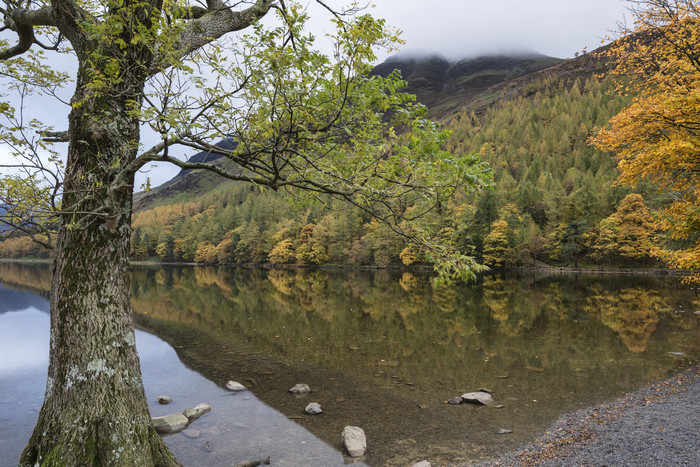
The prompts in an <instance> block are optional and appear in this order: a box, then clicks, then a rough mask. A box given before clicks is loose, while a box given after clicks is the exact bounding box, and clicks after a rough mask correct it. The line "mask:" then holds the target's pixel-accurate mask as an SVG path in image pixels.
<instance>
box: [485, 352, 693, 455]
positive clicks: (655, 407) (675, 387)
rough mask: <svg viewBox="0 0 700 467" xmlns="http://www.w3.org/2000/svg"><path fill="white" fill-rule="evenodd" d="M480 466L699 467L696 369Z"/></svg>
mask: <svg viewBox="0 0 700 467" xmlns="http://www.w3.org/2000/svg"><path fill="white" fill-rule="evenodd" d="M478 465H481V466H529V465H543V466H571V465H591V466H619V465H625V466H700V365H696V366H694V367H692V368H690V369H688V370H685V371H684V372H683V373H680V374H678V375H676V376H674V377H672V378H670V379H667V380H665V381H662V382H660V383H655V384H651V385H649V386H647V387H645V388H642V389H640V390H638V391H635V392H633V393H631V394H627V395H625V396H623V397H620V398H618V399H616V400H614V401H612V402H609V403H606V404H603V405H600V406H597V407H592V408H588V409H583V410H579V411H577V412H574V413H570V414H566V415H563V416H562V417H560V418H559V420H558V421H557V422H556V423H555V424H554V425H553V426H552V427H551V428H550V429H549V431H547V433H546V434H545V435H543V436H541V437H540V438H538V439H537V440H535V441H534V442H533V443H532V444H531V445H528V446H525V447H523V448H521V449H520V450H518V451H516V452H512V453H509V454H505V455H503V456H501V457H499V458H495V459H492V460H489V461H487V462H484V463H480V464H478Z"/></svg>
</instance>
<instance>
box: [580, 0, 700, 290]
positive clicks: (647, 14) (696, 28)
mask: <svg viewBox="0 0 700 467" xmlns="http://www.w3.org/2000/svg"><path fill="white" fill-rule="evenodd" d="M634 3H635V5H636V7H635V8H633V9H632V12H633V16H634V20H635V21H634V25H633V26H632V27H631V28H629V29H626V30H624V31H623V32H624V33H625V34H626V37H624V38H623V39H622V40H620V41H618V42H616V43H614V44H613V45H612V46H611V47H610V49H609V51H608V54H609V55H610V57H612V59H613V60H614V63H615V67H614V69H613V71H612V74H613V76H614V77H615V78H616V80H617V89H618V91H619V92H620V93H622V94H626V95H631V96H633V100H632V103H631V104H630V105H629V106H627V107H626V108H625V109H624V110H622V111H621V112H620V113H619V114H618V115H617V116H615V117H614V118H613V119H611V120H610V124H609V126H608V127H607V128H604V129H603V130H601V131H600V132H599V133H598V135H597V136H596V137H595V138H594V139H593V144H595V145H596V146H597V147H598V148H600V149H603V150H607V151H611V152H613V153H614V154H615V155H616V156H617V157H618V159H619V164H618V168H619V170H620V177H619V182H620V183H622V184H625V185H634V184H636V183H639V182H641V181H649V182H651V183H653V184H655V186H656V187H657V188H658V189H659V191H661V192H662V193H665V194H666V195H667V197H668V204H667V206H666V207H664V208H663V209H661V210H660V211H659V212H658V219H659V220H658V226H659V227H660V228H661V229H663V230H665V231H666V233H667V236H668V240H669V241H668V242H667V243H666V245H662V246H660V247H657V248H655V249H654V253H655V254H656V255H657V256H658V257H660V258H662V259H664V260H666V261H667V262H668V263H669V264H670V265H671V266H673V267H675V268H680V269H688V270H692V271H695V275H694V276H693V279H694V280H700V273H698V270H700V57H699V56H698V50H700V9H699V8H700V2H698V1H697V0H644V1H637V2H634Z"/></svg>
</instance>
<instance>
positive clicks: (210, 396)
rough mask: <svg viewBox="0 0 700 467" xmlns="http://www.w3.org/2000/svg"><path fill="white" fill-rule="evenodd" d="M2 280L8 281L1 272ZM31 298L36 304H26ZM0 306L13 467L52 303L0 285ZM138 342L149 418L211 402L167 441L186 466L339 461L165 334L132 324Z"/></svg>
mask: <svg viewBox="0 0 700 467" xmlns="http://www.w3.org/2000/svg"><path fill="white" fill-rule="evenodd" d="M0 269H1V268H0ZM0 278H2V280H3V281H6V280H7V276H5V275H2V274H0ZM15 279H16V278H15ZM28 303H32V304H33V305H37V306H38V307H39V308H40V309H37V308H35V307H34V306H33V305H32V306H26V304H28ZM0 306H1V307H2V308H3V309H2V313H0V458H2V459H3V461H2V462H1V463H2V464H3V465H17V462H18V461H19V456H20V454H21V452H22V449H23V448H24V446H25V444H26V442H27V440H28V439H29V436H30V435H31V432H32V429H33V428H34V424H35V423H36V420H37V418H38V416H39V409H40V407H41V402H42V400H43V392H44V387H45V384H46V371H47V370H46V369H47V366H48V344H49V315H48V308H49V306H48V302H47V301H46V299H43V298H41V297H37V296H36V295H34V294H33V293H29V292H22V291H18V290H11V289H8V288H6V287H3V286H0ZM23 306H24V308H22V307H23ZM136 347H137V348H138V352H139V356H140V358H141V369H142V373H143V375H144V387H145V391H146V394H147V396H148V398H149V408H150V411H151V414H152V415H153V416H160V415H167V414H169V413H175V412H181V411H183V410H184V409H186V408H187V407H194V406H195V405H197V404H198V403H201V402H205V403H207V404H209V405H210V406H211V407H212V412H211V413H210V414H208V415H206V416H205V417H202V418H200V419H199V420H197V421H196V422H195V423H193V424H192V425H191V426H190V429H188V431H187V434H186V435H185V434H176V435H172V436H168V437H167V438H166V439H165V442H166V444H167V445H168V446H169V448H170V449H171V450H172V451H173V453H174V454H175V455H176V457H177V458H178V459H179V460H180V461H181V462H182V463H183V464H184V465H187V466H212V465H235V464H237V463H238V462H240V461H245V460H253V459H260V458H264V457H267V456H271V457H272V458H273V459H275V465H280V466H299V465H343V458H342V455H341V454H340V453H339V452H338V451H337V450H335V449H334V448H332V447H331V446H328V445H327V444H326V443H324V442H322V441H321V440H319V439H318V438H316V437H315V436H313V435H312V434H310V433H309V432H308V431H306V430H304V429H302V428H300V427H299V426H298V425H297V424H295V423H293V422H292V421H291V420H289V419H288V418H287V417H285V416H283V415H281V414H280V413H279V412H277V411H276V410H274V409H272V408H271V407H269V406H268V405H266V404H264V403H262V402H261V401H260V400H259V399H258V398H256V397H255V396H254V395H253V394H252V393H250V392H246V393H236V394H232V393H231V392H229V391H226V390H224V389H222V388H221V387H219V386H217V385H216V384H214V383H212V382H211V381H209V380H207V379H206V378H204V377H202V376H201V375H200V374H199V373H196V372H195V371H192V370H190V369H188V368H186V367H185V366H184V365H183V364H182V363H181V362H180V360H179V358H178V356H177V354H176V352H175V350H174V349H173V348H172V347H171V346H170V345H168V344H167V343H166V342H164V341H163V340H162V339H160V338H158V337H156V336H153V335H151V334H148V333H146V332H143V331H138V330H137V332H136ZM160 394H167V395H169V396H170V397H171V398H173V402H172V403H171V404H169V405H167V406H162V405H159V404H157V403H156V402H155V398H156V396H158V395H160ZM360 465H364V464H360Z"/></svg>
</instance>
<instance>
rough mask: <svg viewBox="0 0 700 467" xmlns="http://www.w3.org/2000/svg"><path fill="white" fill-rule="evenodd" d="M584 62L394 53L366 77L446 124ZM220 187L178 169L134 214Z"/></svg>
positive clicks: (202, 157)
mask: <svg viewBox="0 0 700 467" xmlns="http://www.w3.org/2000/svg"><path fill="white" fill-rule="evenodd" d="M577 61H578V62H577ZM584 61H585V60H584V57H579V58H578V59H575V60H567V61H563V60H561V59H558V58H553V57H548V56H545V55H541V54H538V53H536V52H527V53H520V54H499V55H486V56H480V57H473V58H465V59H462V60H458V61H449V60H447V59H446V58H444V57H442V56H441V55H439V54H433V55H425V56H423V57H417V56H415V55H413V56H411V55H402V54H398V55H394V56H392V57H389V58H388V59H387V60H386V61H384V62H383V63H381V64H379V65H377V66H376V67H375V68H374V69H373V70H372V72H371V74H376V75H380V76H387V75H388V74H389V73H391V72H392V71H393V70H395V69H398V70H399V71H401V75H402V76H403V78H404V79H405V80H406V81H407V82H408V87H407V88H406V91H407V92H410V93H412V94H415V95H416V98H417V100H418V101H419V102H421V103H422V104H424V105H425V106H427V107H428V109H429V115H430V116H431V117H432V118H435V119H438V120H448V119H449V118H450V116H452V115H454V114H456V113H457V112H459V111H460V110H462V109H468V110H473V109H476V110H477V111H479V112H483V110H484V109H486V108H488V106H490V105H491V104H493V103H494V102H496V101H498V100H500V99H503V98H507V97H508V96H509V94H510V93H512V92H513V90H515V89H520V88H521V87H522V86H524V85H525V83H527V82H528V81H530V80H536V79H540V78H541V76H539V75H537V73H538V72H542V71H544V70H547V69H549V68H551V67H553V66H561V65H565V67H564V68H566V69H567V70H568V69H569V68H572V67H573V68H578V69H579V71H580V72H581V71H582V73H581V74H583V75H589V76H590V75H592V73H593V71H588V72H586V70H588V69H589V68H591V63H589V62H590V61H589V62H586V63H585V64H584V63H583V62H584ZM570 62H577V64H576V65H574V64H572V63H570ZM591 70H592V68H591ZM518 80H520V82H519V81H518ZM514 83H517V84H514ZM216 145H217V146H219V147H222V148H226V149H231V148H232V142H231V141H230V140H223V141H220V142H218V143H217V144H216ZM220 156H221V155H220V154H217V153H214V152H200V153H197V154H195V155H194V156H192V157H191V158H190V159H189V160H190V161H192V162H204V161H210V160H215V159H216V158H219V157H220ZM224 183H233V182H229V181H227V180H226V179H224V178H222V177H221V176H219V175H216V174H214V173H210V172H206V171H189V170H183V171H181V172H180V173H178V174H177V175H176V176H175V177H174V178H172V179H171V180H170V181H168V182H166V183H164V184H162V185H160V186H158V187H156V188H153V189H152V190H151V191H149V192H147V193H144V192H141V193H137V194H136V195H135V206H136V210H144V209H148V208H150V207H153V206H158V205H162V204H168V203H172V202H178V201H183V200H185V199H192V198H195V197H197V196H199V195H202V194H205V193H207V192H209V191H211V190H213V189H215V188H217V187H219V186H221V185H222V184H224Z"/></svg>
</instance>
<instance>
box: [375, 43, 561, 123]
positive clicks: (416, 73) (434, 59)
mask: <svg viewBox="0 0 700 467" xmlns="http://www.w3.org/2000/svg"><path fill="white" fill-rule="evenodd" d="M561 62H562V60H561V59H558V58H553V57H548V56H546V55H541V54H538V53H535V52H531V53H525V54H502V55H485V56H479V57H472V58H465V59H462V60H459V61H456V62H450V61H448V60H447V59H446V58H444V57H442V56H441V55H432V56H424V57H422V58H417V57H415V56H410V55H408V56H406V55H402V54H398V55H394V56H392V57H389V58H388V59H387V60H386V61H385V62H384V63H381V64H380V65H377V66H376V67H375V68H374V70H372V74H377V75H380V76H387V75H388V74H389V73H391V72H392V71H394V70H395V69H397V70H399V71H401V76H402V77H403V78H404V80H406V81H407V82H408V87H407V88H406V91H407V92H410V93H412V94H415V95H416V98H417V100H418V101H419V102H421V103H422V104H424V105H425V106H427V107H428V109H430V114H431V115H432V116H434V117H436V116H437V117H444V116H445V114H449V113H450V112H452V111H456V110H459V109H460V108H461V107H463V106H464V105H466V104H468V103H470V102H473V101H475V100H476V99H478V98H479V97H482V96H483V94H484V93H485V92H486V91H487V90H488V89H489V88H492V87H494V86H496V85H499V84H502V83H505V82H507V81H510V80H513V79H515V78H518V77H521V76H525V75H528V74H531V73H534V72H536V71H540V70H544V69H546V68H549V67H551V66H553V65H556V64H558V63H561Z"/></svg>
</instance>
